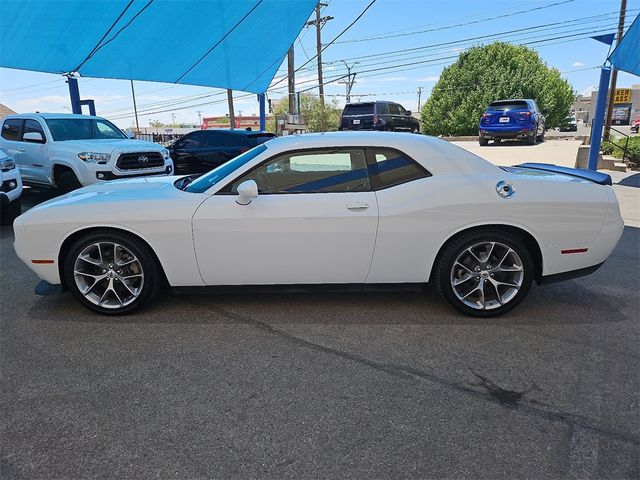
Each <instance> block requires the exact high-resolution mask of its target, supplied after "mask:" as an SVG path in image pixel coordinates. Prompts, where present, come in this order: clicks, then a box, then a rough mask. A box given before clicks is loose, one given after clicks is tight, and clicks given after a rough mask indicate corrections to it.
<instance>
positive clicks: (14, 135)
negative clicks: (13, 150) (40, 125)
mask: <svg viewBox="0 0 640 480" xmlns="http://www.w3.org/2000/svg"><path fill="white" fill-rule="evenodd" d="M21 126H22V120H21V119H17V118H10V119H7V120H5V121H4V124H3V125H2V138H4V139H5V140H18V139H19V138H20V127H21Z"/></svg>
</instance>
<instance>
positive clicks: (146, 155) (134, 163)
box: [116, 152, 164, 170]
mask: <svg viewBox="0 0 640 480" xmlns="http://www.w3.org/2000/svg"><path fill="white" fill-rule="evenodd" d="M116 166H117V167H118V168H119V169H120V170H136V169H140V168H154V167H162V166H164V158H162V154H160V153H159V152H139V153H123V154H121V155H120V156H119V157H118V161H117V162H116Z"/></svg>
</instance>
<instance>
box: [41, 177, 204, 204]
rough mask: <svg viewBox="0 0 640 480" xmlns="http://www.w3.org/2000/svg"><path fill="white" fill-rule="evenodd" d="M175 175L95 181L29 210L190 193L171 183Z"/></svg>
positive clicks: (148, 198) (152, 198)
mask: <svg viewBox="0 0 640 480" xmlns="http://www.w3.org/2000/svg"><path fill="white" fill-rule="evenodd" d="M178 178H181V177H180V176H171V177H165V176H162V177H143V178H132V179H126V180H112V181H108V182H97V183H93V184H91V185H89V186H86V187H83V188H79V189H78V190H74V191H73V192H69V193H67V194H65V195H62V196H60V197H56V198H52V199H51V200H47V201H46V202H43V203H40V204H38V205H36V206H35V207H33V208H32V209H31V210H29V211H39V210H45V209H50V208H56V207H62V206H71V205H83V204H96V203H101V204H105V205H106V204H108V203H120V202H130V203H131V205H133V204H134V203H136V202H144V201H148V200H154V199H159V198H169V197H172V196H174V195H176V194H177V193H179V194H185V195H193V194H190V193H187V192H182V191H181V190H178V189H177V188H176V187H175V186H174V185H173V184H174V182H175V181H176V180H177V179H178ZM119 208H120V207H119Z"/></svg>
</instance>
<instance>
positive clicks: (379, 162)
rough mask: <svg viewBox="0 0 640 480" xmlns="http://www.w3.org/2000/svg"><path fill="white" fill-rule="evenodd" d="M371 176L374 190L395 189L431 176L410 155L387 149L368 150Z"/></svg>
mask: <svg viewBox="0 0 640 480" xmlns="http://www.w3.org/2000/svg"><path fill="white" fill-rule="evenodd" d="M367 156H368V158H369V176H370V177H371V185H372V186H373V189H374V190H382V189H384V188H389V187H393V186H395V185H400V184H402V183H407V182H411V181H413V180H418V179H420V178H426V177H430V176H431V174H430V173H429V172H428V171H427V170H426V169H425V168H424V167H422V165H419V164H418V163H417V162H416V161H415V160H413V159H412V158H411V157H409V156H408V155H406V154H404V153H402V152H399V151H397V150H391V149H386V148H367Z"/></svg>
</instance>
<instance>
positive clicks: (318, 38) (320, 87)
mask: <svg viewBox="0 0 640 480" xmlns="http://www.w3.org/2000/svg"><path fill="white" fill-rule="evenodd" d="M327 5H328V4H327V3H322V2H318V4H317V5H316V19H315V20H311V21H309V22H307V23H306V25H308V26H310V25H315V26H316V52H317V53H316V56H317V57H318V90H319V91H320V104H321V105H323V106H324V85H323V81H322V38H321V34H320V31H321V30H322V26H323V25H324V24H325V23H326V22H328V21H329V20H333V17H330V16H326V17H320V7H326V6H327Z"/></svg>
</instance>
